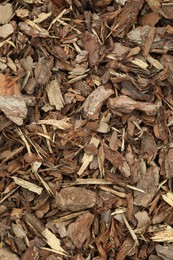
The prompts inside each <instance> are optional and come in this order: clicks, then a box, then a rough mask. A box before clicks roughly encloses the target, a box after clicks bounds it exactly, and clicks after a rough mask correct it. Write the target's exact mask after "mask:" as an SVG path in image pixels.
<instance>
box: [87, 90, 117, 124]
mask: <svg viewBox="0 0 173 260" xmlns="http://www.w3.org/2000/svg"><path fill="white" fill-rule="evenodd" d="M112 94H114V91H113V90H112V89H105V88H104V87H103V86H100V87H98V88H97V89H95V90H94V91H93V92H92V93H91V94H90V95H89V96H88V97H87V99H86V100H85V102H84V105H83V107H84V113H85V115H86V116H87V117H89V118H91V119H92V120H95V119H97V118H98V116H99V112H100V109H101V107H102V105H103V102H104V101H105V100H106V99H108V98H109V97H110V96H111V95H112Z"/></svg>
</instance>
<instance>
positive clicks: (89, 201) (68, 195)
mask: <svg viewBox="0 0 173 260" xmlns="http://www.w3.org/2000/svg"><path fill="white" fill-rule="evenodd" d="M96 201H97V197H96V193H95V192H93V191H90V190H86V189H83V188H76V187H69V188H63V189H62V190H61V191H60V192H59V193H58V194H57V197H56V203H57V205H58V207H59V208H60V209H61V210H70V211H72V212H75V211H80V210H84V209H88V208H92V207H94V206H95V204H96Z"/></svg>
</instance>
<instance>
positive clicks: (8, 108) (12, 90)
mask: <svg viewBox="0 0 173 260" xmlns="http://www.w3.org/2000/svg"><path fill="white" fill-rule="evenodd" d="M0 110H1V111H2V112H4V114H5V115H6V116H7V117H8V118H9V119H10V120H11V121H13V122H14V123H16V124H18V125H22V124H23V119H24V118H25V117H26V115H27V107H26V103H25V101H24V99H23V97H22V96H21V95H20V90H19V85H18V84H17V82H16V79H15V80H14V79H12V78H11V77H9V76H6V75H4V74H0Z"/></svg>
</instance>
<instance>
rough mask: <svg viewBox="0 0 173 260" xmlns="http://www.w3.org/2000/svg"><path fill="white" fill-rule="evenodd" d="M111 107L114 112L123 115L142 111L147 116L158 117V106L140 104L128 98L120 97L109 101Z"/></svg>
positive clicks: (146, 103) (145, 103)
mask: <svg viewBox="0 0 173 260" xmlns="http://www.w3.org/2000/svg"><path fill="white" fill-rule="evenodd" d="M109 107H110V109H112V110H113V112H120V113H123V114H129V113H131V112H132V111H133V110H141V111H143V112H145V113H146V114H147V115H151V116H152V115H156V114H157V111H158V106H157V105H155V104H152V103H148V102H138V101H134V100H133V99H131V98H129V97H127V96H120V97H116V98H110V99H109Z"/></svg>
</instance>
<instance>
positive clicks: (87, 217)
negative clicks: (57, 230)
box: [68, 212, 94, 248]
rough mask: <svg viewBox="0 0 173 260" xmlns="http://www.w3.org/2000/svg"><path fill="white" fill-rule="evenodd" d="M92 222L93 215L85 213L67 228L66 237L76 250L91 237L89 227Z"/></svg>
mask: <svg viewBox="0 0 173 260" xmlns="http://www.w3.org/2000/svg"><path fill="white" fill-rule="evenodd" d="M93 220H94V215H92V214H91V213H89V212H86V213H84V214H83V215H82V216H80V217H78V218H77V220H76V221H75V222H73V223H71V224H70V225H69V226H68V235H69V237H70V238H71V240H72V241H73V243H74V244H75V246H76V247H77V248H81V247H82V245H83V243H84V242H85V240H87V239H88V238H89V237H90V236H91V231H90V227H91V224H92V222H93Z"/></svg>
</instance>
